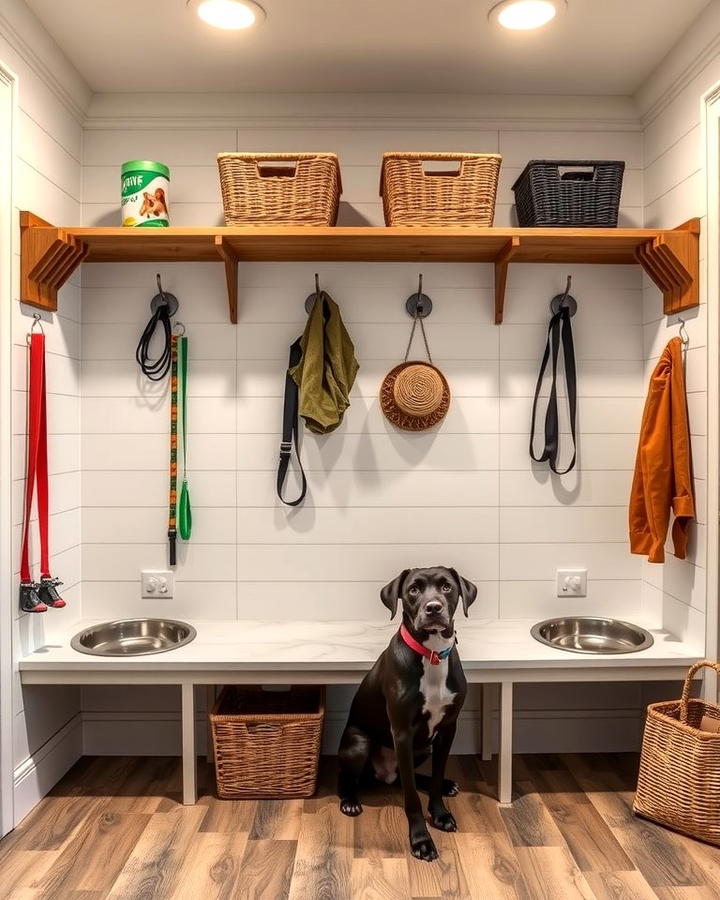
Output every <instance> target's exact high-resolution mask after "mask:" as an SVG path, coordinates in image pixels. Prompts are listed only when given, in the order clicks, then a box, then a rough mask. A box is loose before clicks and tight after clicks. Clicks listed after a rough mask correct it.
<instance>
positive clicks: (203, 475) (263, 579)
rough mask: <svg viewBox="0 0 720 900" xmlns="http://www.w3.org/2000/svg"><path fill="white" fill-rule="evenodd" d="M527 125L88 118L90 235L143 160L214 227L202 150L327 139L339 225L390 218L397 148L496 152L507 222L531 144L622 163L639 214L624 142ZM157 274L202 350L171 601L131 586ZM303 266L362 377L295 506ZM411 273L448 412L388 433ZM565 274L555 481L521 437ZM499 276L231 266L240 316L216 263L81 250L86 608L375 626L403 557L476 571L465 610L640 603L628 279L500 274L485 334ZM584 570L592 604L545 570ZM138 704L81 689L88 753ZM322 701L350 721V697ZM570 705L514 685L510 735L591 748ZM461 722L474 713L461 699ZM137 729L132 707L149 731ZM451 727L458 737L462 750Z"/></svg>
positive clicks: (159, 496)
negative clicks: (281, 475) (288, 418)
mask: <svg viewBox="0 0 720 900" xmlns="http://www.w3.org/2000/svg"><path fill="white" fill-rule="evenodd" d="M536 128H537V126H533V125H532V124H530V123H527V124H526V125H525V126H524V125H523V123H522V122H514V123H508V124H507V125H506V127H505V128H504V129H503V130H498V128H497V127H493V128H492V129H490V128H487V129H486V128H483V127H482V124H480V125H478V126H477V127H476V128H471V127H469V126H467V127H462V126H456V127H455V129H454V130H453V128H452V127H451V126H448V125H444V124H443V123H442V122H440V121H437V120H430V119H429V120H428V121H427V122H426V123H425V124H424V125H423V126H422V127H420V126H418V125H417V123H416V124H415V126H414V128H413V129H404V128H403V126H402V124H399V125H398V126H397V128H395V129H389V128H388V127H387V125H386V126H385V127H383V128H377V127H374V126H373V125H365V126H364V125H363V121H362V120H359V121H358V122H357V124H356V125H355V127H354V128H353V129H348V128H347V127H335V126H334V125H333V123H332V122H331V121H328V122H327V123H325V124H321V125H318V123H317V122H316V123H314V125H313V126H312V127H310V126H307V127H304V126H303V124H302V121H296V123H295V125H294V126H293V127H292V128H290V127H289V126H288V124H287V122H285V123H284V124H283V125H282V126H280V125H279V124H278V126H277V127H272V125H268V124H264V125H263V126H262V127H259V126H258V125H252V126H249V125H248V126H244V127H240V128H238V129H234V128H216V127H203V125H202V122H199V121H197V122H191V121H188V122H187V124H186V125H185V127H183V128H177V127H176V128H172V129H170V128H164V129H159V130H157V131H154V132H151V131H148V130H146V129H144V128H142V127H140V128H138V127H135V128H133V127H131V126H128V125H123V126H122V127H121V126H120V125H118V124H113V126H112V127H106V128H102V127H99V125H93V126H92V127H90V128H88V129H87V130H86V133H85V141H84V157H83V216H84V224H87V225H93V224H116V223H117V221H118V211H117V189H118V179H119V175H118V171H119V165H120V163H121V162H123V161H124V160H125V159H129V158H133V157H140V158H152V159H160V160H163V161H165V162H167V163H168V164H169V165H170V167H171V170H172V181H171V217H172V221H173V222H174V223H175V224H201V223H202V224H207V223H218V222H220V221H222V210H221V205H220V198H219V190H218V180H217V169H216V164H215V156H216V153H217V152H218V151H220V150H228V149H230V150H232V149H234V148H236V147H237V148H238V149H264V150H287V149H291V148H297V147H303V148H311V149H312V148H313V147H315V148H322V149H333V150H336V151H337V152H338V153H339V155H340V158H341V165H342V173H343V184H344V195H343V205H342V211H341V223H345V224H349V223H360V224H362V223H366V224H380V223H381V222H382V211H381V206H380V200H379V197H378V196H377V190H378V175H379V161H380V158H381V154H382V151H383V150H384V149H388V148H398V147H401V148H402V147H406V148H417V147H422V148H427V149H436V150H447V149H468V150H487V151H490V152H497V151H499V152H501V153H502V154H503V174H502V177H501V184H500V193H499V198H498V210H497V215H496V223H497V224H510V223H512V222H513V211H512V200H513V198H512V192H511V185H512V182H513V181H514V179H515V177H516V176H517V174H519V172H520V171H521V168H522V166H523V165H524V163H525V161H526V160H527V159H529V158H533V157H540V158H542V157H552V156H556V157H557V156H567V155H569V156H576V157H582V158H587V157H606V158H608V157H609V158H621V159H625V160H626V162H627V166H628V169H627V175H626V180H625V188H624V193H623V201H622V214H621V221H622V222H623V223H624V224H628V225H636V224H640V223H641V220H642V203H643V200H642V185H641V179H642V136H641V134H640V133H639V132H638V131H633V130H631V129H628V130H618V131H614V132H609V133H608V132H602V131H598V130H583V129H581V128H579V127H573V126H572V124H570V125H568V126H566V127H565V128H564V129H563V130H555V131H547V130H535V129H536ZM156 271H160V272H161V274H162V278H163V286H164V287H165V289H167V290H170V291H173V292H174V293H176V294H177V296H178V297H179V298H180V302H181V312H180V318H181V319H182V321H183V322H184V323H185V325H186V326H187V329H188V333H189V335H190V347H191V370H190V394H191V401H190V408H189V419H190V431H191V439H190V467H191V470H192V473H191V481H192V495H193V504H194V514H195V518H194V525H193V529H194V530H193V539H192V542H191V543H190V544H189V545H188V546H187V547H185V546H182V547H181V549H180V553H179V565H178V569H177V575H176V578H177V581H176V597H175V598H174V599H173V600H167V601H161V600H153V601H148V600H141V599H140V584H139V573H140V570H141V569H142V568H163V567H164V566H165V561H166V539H165V533H166V515H167V512H166V506H165V504H166V489H167V485H166V481H167V478H166V474H165V471H166V466H167V452H168V451H167V427H168V400H167V396H166V394H165V389H164V387H157V386H153V385H148V383H147V382H146V381H145V380H144V379H143V378H141V377H140V376H139V374H138V371H137V366H136V364H135V363H134V361H133V354H134V347H135V344H136V342H137V338H138V336H139V333H140V331H141V329H142V326H143V325H144V322H145V321H146V318H147V315H148V302H149V299H150V297H151V296H152V294H153V293H154V290H155V272H156ZM315 271H319V272H320V277H321V282H322V285H323V287H324V288H325V289H326V290H328V291H329V292H330V293H331V295H332V296H333V297H334V298H335V300H336V301H337V302H338V303H339V304H340V306H341V308H342V312H343V316H344V319H345V322H346V324H347V326H348V329H349V331H350V333H351V335H352V337H353V339H354V341H355V344H356V350H357V356H358V359H359V361H360V366H361V368H360V374H359V377H358V381H357V384H356V387H355V389H354V391H353V397H352V405H351V407H350V410H349V411H348V413H347V415H346V419H345V422H344V424H343V426H342V427H341V429H339V430H338V431H337V432H336V433H334V434H332V435H330V436H328V437H325V438H317V437H315V436H313V435H310V434H306V435H305V436H304V440H303V450H302V453H303V459H304V463H305V467H306V470H307V472H308V477H309V481H310V489H309V493H308V498H307V500H306V503H305V505H304V507H303V508H302V509H299V510H294V511H291V510H288V509H286V508H284V507H282V506H281V505H279V504H278V502H277V501H276V499H275V494H274V480H275V475H274V472H275V466H276V460H277V449H278V443H279V434H278V431H279V426H280V419H281V404H282V396H281V395H282V389H283V377H284V376H283V373H284V369H285V367H286V364H287V350H288V346H289V344H290V343H291V341H292V340H293V339H294V338H295V337H296V336H297V335H298V334H299V333H300V331H301V330H302V328H303V326H304V320H305V315H304V311H303V301H304V298H305V296H306V295H307V294H308V293H309V292H310V291H311V289H312V286H313V273H314V272H315ZM419 271H422V272H423V276H424V288H425V290H426V291H427V292H428V293H429V294H430V295H431V297H432V298H433V301H434V303H435V308H434V311H433V315H432V316H431V318H430V319H429V320H428V321H427V326H428V335H429V340H430V344H431V349H432V350H433V353H434V356H435V358H436V361H437V362H438V363H439V364H440V366H441V367H442V368H443V370H444V371H445V372H446V374H447V376H448V378H449V381H450V385H451V388H452V391H453V404H452V407H451V410H450V413H449V415H448V417H447V419H446V420H445V422H444V423H442V425H441V426H439V427H438V428H436V429H433V430H431V431H428V432H426V433H423V434H411V435H408V434H404V433H401V432H398V431H396V430H395V429H394V428H393V427H392V426H390V425H389V424H388V423H386V422H385V420H384V418H383V417H382V414H381V412H380V410H379V406H378V401H377V391H378V387H379V384H380V381H381V380H382V377H383V375H384V374H385V372H386V371H387V370H388V369H390V368H391V367H392V366H393V365H394V364H395V363H397V362H398V361H399V360H400V359H402V356H403V353H404V349H405V345H406V342H407V338H408V335H409V329H410V320H409V319H408V317H407V316H406V314H405V312H404V301H405V299H406V297H407V296H408V295H409V294H410V293H412V292H413V290H415V289H416V285H417V275H418V272H419ZM568 274H572V275H573V293H574V294H575V296H576V297H577V298H578V300H579V302H580V313H579V314H578V316H577V318H576V319H575V322H574V325H575V335H576V342H577V355H578V367H579V394H580V401H579V406H580V410H579V430H580V449H579V465H578V468H577V469H576V471H575V472H574V473H572V474H571V475H568V476H565V477H562V478H558V477H556V476H552V477H551V476H550V475H549V473H548V471H547V469H546V468H545V467H543V466H539V465H536V464H533V463H531V461H530V459H529V456H528V452H527V435H528V427H529V417H530V405H531V397H532V393H533V390H534V385H535V379H536V377H537V369H538V365H539V360H540V357H541V355H542V350H543V346H544V340H545V332H546V328H547V321H548V317H549V313H548V303H549V300H550V298H551V297H552V296H553V295H554V294H555V293H557V292H558V291H560V290H561V289H562V288H563V287H564V284H565V279H566V276H567V275H568ZM492 277H493V276H492V267H490V266H487V265H485V266H483V265H437V264H436V265H425V266H421V267H418V266H416V265H388V264H384V265H377V264H320V265H313V264H302V265H301V264H271V265H264V264H262V265H261V264H252V265H245V266H243V265H241V266H240V275H239V278H240V321H239V324H238V326H237V327H235V328H234V327H232V326H230V325H229V324H228V322H227V303H226V297H225V288H224V276H223V272H222V270H221V267H220V266H219V265H214V264H201V265H200V264H193V265H186V264H175V265H172V266H151V265H109V264H103V265H102V266H93V265H86V266H85V267H84V271H83V329H82V367H81V370H82V423H83V428H82V431H83V437H82V460H83V466H82V468H83V474H82V494H83V516H82V545H83V611H84V614H85V615H87V616H93V617H95V616H98V617H103V618H105V617H113V616H117V615H135V614H142V613H145V614H147V613H150V614H153V613H161V612H162V613H166V614H174V615H177V616H181V617H182V616H187V617H189V618H193V617H194V618H198V617H217V618H236V617H237V618H239V619H242V618H257V617H259V616H262V617H264V618H268V619H288V618H318V619H322V618H337V617H343V618H375V617H381V618H382V617H384V616H385V615H386V612H385V610H384V608H383V607H382V606H381V605H380V602H379V599H378V590H379V588H380V587H381V586H382V584H384V583H385V582H386V581H388V580H389V579H390V578H392V577H393V576H394V575H395V574H396V573H397V571H399V570H400V569H402V568H404V567H406V566H410V565H423V564H432V563H434V562H440V563H447V564H449V565H455V566H456V567H457V568H458V569H459V570H460V571H462V572H463V573H464V574H465V575H466V576H467V577H469V578H472V579H474V580H476V581H477V582H478V583H479V587H480V591H479V598H478V601H477V603H476V605H475V606H474V607H473V609H472V614H473V615H474V616H498V615H499V616H504V617H535V618H541V617H544V616H549V615H554V614H559V613H563V612H588V611H591V610H592V611H598V612H602V613H606V614H608V615H632V613H638V614H639V611H640V603H641V590H640V588H641V571H642V563H641V560H640V559H639V558H637V557H632V556H631V555H630V554H629V552H628V547H627V512H626V508H627V498H628V493H629V486H630V478H631V469H632V466H633V461H634V451H635V443H636V435H637V429H638V425H639V420H640V415H641V411H642V402H643V391H644V385H643V366H644V352H643V329H642V282H641V278H640V274H639V271H638V270H637V269H636V268H635V267H614V266H611V267H591V266H574V267H558V266H515V267H512V268H511V270H510V278H509V284H508V292H507V303H506V317H505V324H503V325H502V326H501V327H500V328H498V327H496V326H495V325H493V324H492V318H493V315H492V310H493V299H492V294H493V288H492ZM656 299H657V301H658V302H659V298H656ZM658 308H659V307H658ZM416 349H417V352H418V353H419V352H420V344H419V343H418V345H417V348H416ZM563 429H564V431H567V422H566V421H564V423H563ZM565 437H567V435H565ZM583 566H584V567H587V568H588V572H589V596H588V598H586V599H582V600H575V601H573V600H570V599H564V600H560V599H558V598H557V597H556V596H555V593H556V592H555V569H556V568H558V567H568V568H570V567H583ZM584 690H585V694H586V695H587V689H584ZM594 690H596V691H597V692H598V693H597V697H596V698H595V699H592V698H591V699H590V700H587V701H585V702H588V703H590V705H594V706H596V707H598V708H602V709H605V708H610V709H613V710H614V711H616V710H617V709H618V708H619V709H620V712H619V713H618V715H617V716H616V717H615V719H614V720H613V722H614V724H613V723H610V724H609V723H608V722H607V721H605V720H604V719H603V717H598V716H596V717H595V719H596V722H597V723H599V724H598V726H597V727H596V728H595V729H594V731H593V733H595V734H599V733H600V732H601V731H602V732H603V734H604V735H605V739H606V740H607V736H608V735H610V734H612V741H614V742H615V746H617V745H618V741H619V743H620V744H622V743H623V741H627V734H628V733H629V732H628V725H627V718H628V715H636V713H637V709H639V707H640V699H639V694H638V696H637V697H636V696H635V694H634V693H631V694H628V692H627V690H624V689H619V690H614V691H613V690H607V689H605V688H604V686H598V687H597V688H596V689H594ZM136 696H137V699H136V700H135V701H132V700H131V699H128V697H127V693H126V692H124V699H123V703H122V709H121V710H120V711H118V709H117V707H116V706H115V703H116V701H117V700H119V697H117V696H116V695H115V694H113V692H109V691H107V690H106V689H95V688H88V689H85V690H84V691H83V709H84V713H85V717H86V726H85V738H86V749H89V750H94V749H100V750H102V751H103V752H108V751H109V750H110V749H111V748H113V747H118V746H119V745H120V746H123V741H132V742H133V743H132V746H133V747H135V748H136V747H137V744H138V740H137V737H136V735H137V732H135V733H134V734H133V736H129V735H130V730H131V729H130V730H129V728H128V718H129V716H130V713H129V709H128V708H129V707H131V708H133V709H135V710H136V711H141V710H142V709H143V708H144V707H143V703H144V701H145V700H146V699H147V698H146V697H140V696H139V695H136ZM163 697H164V698H165V699H163ZM629 698H630V699H629ZM174 699H175V698H174V697H172V696H171V694H169V693H167V692H166V693H165V694H163V692H159V693H158V695H157V696H155V695H153V701H152V702H153V710H154V711H155V713H161V714H162V715H164V716H167V717H168V718H169V719H171V720H172V719H173V718H174V713H172V710H173V709H174V708H175V705H174ZM332 705H333V708H334V713H333V714H334V716H335V718H336V719H337V721H338V724H339V723H340V721H341V719H342V716H343V714H344V713H343V710H344V707H345V696H344V693H343V692H338V693H337V694H336V696H335V698H334V700H333V701H332ZM581 706H582V704H581V703H580V702H579V701H578V698H577V697H576V696H575V694H574V692H572V691H569V692H565V693H563V694H562V695H559V694H558V692H557V690H556V689H553V690H552V691H551V692H543V691H534V692H533V691H527V692H525V694H523V693H522V692H521V694H520V696H519V698H518V710H519V713H518V717H519V720H520V722H519V728H518V732H519V736H518V740H519V742H520V744H521V745H522V744H523V743H524V744H525V746H529V747H533V746H534V747H536V748H541V747H550V746H552V745H553V741H554V737H553V735H555V734H557V733H558V729H559V730H560V733H563V734H564V735H565V736H566V739H567V742H566V746H573V747H576V748H579V747H580V746H586V745H587V735H588V733H589V732H588V721H587V718H586V717H584V716H582V717H581V716H578V717H576V719H575V720H574V721H573V722H570V723H568V714H567V709H570V710H575V711H577V710H578V709H579V708H580V707H581ZM524 708H525V709H528V716H527V721H525V722H524V724H523V709H524ZM558 708H561V712H560V713H559V714H558V713H557V709H558ZM628 708H629V709H630V710H631V712H630V713H629V712H628ZM539 711H542V712H543V715H542V720H543V723H544V724H543V727H542V728H538V718H537V717H538V714H539ZM467 712H468V719H470V718H471V717H472V713H473V708H472V704H471V705H470V706H469V708H468V710H467ZM558 715H559V716H560V718H562V721H558ZM571 716H572V714H571ZM138 718H142V715H139V717H138ZM601 719H602V721H601ZM157 722H158V720H157V719H156V724H155V725H154V726H153V728H152V735H153V738H152V741H148V746H149V745H150V743H152V744H153V745H154V746H155V747H157V746H158V743H157V742H158V740H160V737H159V735H158V729H161V730H162V728H163V725H162V724H157ZM175 725H176V723H175V722H174V721H171V722H170V723H168V724H167V728H166V733H167V735H168V737H167V740H166V742H164V743H163V745H165V743H166V744H167V745H168V746H172V740H173V739H174V736H173V735H174V730H173V729H174V727H175ZM147 727H148V726H147V723H146V722H145V723H143V724H142V726H141V730H145V731H146V730H147ZM332 730H333V731H334V729H332ZM464 741H465V743H464V746H465V747H466V749H471V748H472V743H473V742H472V739H471V738H470V737H469V736H466V738H465V739H464ZM331 745H332V738H331V739H330V741H329V744H328V748H329V749H334V748H333V747H332V746H331ZM555 746H557V741H555Z"/></svg>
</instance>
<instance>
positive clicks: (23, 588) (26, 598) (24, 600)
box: [20, 581, 47, 613]
mask: <svg viewBox="0 0 720 900" xmlns="http://www.w3.org/2000/svg"><path fill="white" fill-rule="evenodd" d="M20 609H21V610H22V611H23V612H26V613H41V612H47V606H46V605H45V604H44V603H43V602H42V600H41V599H40V594H39V593H38V585H37V584H35V582H34V581H21V582H20Z"/></svg>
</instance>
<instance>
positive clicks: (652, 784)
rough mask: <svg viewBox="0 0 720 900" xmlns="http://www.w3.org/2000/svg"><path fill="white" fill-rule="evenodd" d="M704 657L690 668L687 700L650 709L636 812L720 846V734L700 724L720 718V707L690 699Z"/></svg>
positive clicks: (685, 690) (714, 665)
mask: <svg viewBox="0 0 720 900" xmlns="http://www.w3.org/2000/svg"><path fill="white" fill-rule="evenodd" d="M704 666H709V667H710V668H712V669H715V671H716V672H720V665H718V663H716V662H711V661H710V660H707V659H703V660H701V661H700V662H697V663H695V665H694V666H691V667H690V669H689V671H688V674H687V677H686V678H685V684H684V685H683V691H682V697H681V699H680V700H679V701H678V700H671V701H669V702H664V703H651V704H650V706H649V707H648V715H647V720H646V722H645V735H644V737H643V745H642V753H641V755H640V774H639V777H638V786H637V793H636V795H635V803H634V805H633V809H634V810H635V812H636V813H637V814H638V815H640V816H643V817H644V818H646V819H651V820H652V821H653V822H658V823H659V824H661V825H666V826H667V827H668V828H672V829H673V830H674V831H679V832H681V833H682V834H687V835H690V836H691V837H694V838H699V839H700V840H702V841H708V842H709V843H711V844H720V733H714V732H711V731H707V730H703V729H701V728H700V724H701V722H702V720H703V718H705V719H706V722H707V721H709V722H710V723H713V722H717V721H719V720H720V707H718V706H715V704H713V703H707V702H706V701H704V700H697V699H691V697H690V689H691V687H692V682H693V678H694V676H695V674H696V673H697V672H698V671H699V670H700V669H701V668H703V667H704Z"/></svg>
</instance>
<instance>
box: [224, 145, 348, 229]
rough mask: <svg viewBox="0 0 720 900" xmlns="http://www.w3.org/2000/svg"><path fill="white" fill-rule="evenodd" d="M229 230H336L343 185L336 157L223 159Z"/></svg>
mask: <svg viewBox="0 0 720 900" xmlns="http://www.w3.org/2000/svg"><path fill="white" fill-rule="evenodd" d="M218 168H219V170H220V189H221V191H222V199H223V209H224V212H225V224H226V225H315V226H317V225H334V224H335V223H336V222H337V216H338V208H339V205H340V195H341V194H342V183H341V181H340V165H339V163H338V158H337V156H336V155H335V154H334V153H220V154H218Z"/></svg>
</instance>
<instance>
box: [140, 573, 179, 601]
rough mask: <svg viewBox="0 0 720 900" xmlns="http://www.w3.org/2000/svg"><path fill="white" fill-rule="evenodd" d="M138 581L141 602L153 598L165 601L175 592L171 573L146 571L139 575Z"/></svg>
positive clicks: (173, 578) (173, 577)
mask: <svg viewBox="0 0 720 900" xmlns="http://www.w3.org/2000/svg"><path fill="white" fill-rule="evenodd" d="M140 580H141V583H142V598H143V600H149V599H151V598H155V597H158V598H160V599H166V600H167V599H169V598H170V597H172V596H173V593H174V591H175V576H174V574H173V573H172V572H168V571H160V570H151V569H146V570H144V571H142V572H141V573H140Z"/></svg>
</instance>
